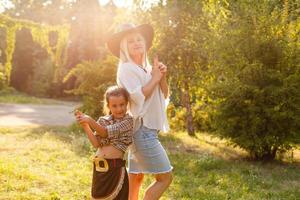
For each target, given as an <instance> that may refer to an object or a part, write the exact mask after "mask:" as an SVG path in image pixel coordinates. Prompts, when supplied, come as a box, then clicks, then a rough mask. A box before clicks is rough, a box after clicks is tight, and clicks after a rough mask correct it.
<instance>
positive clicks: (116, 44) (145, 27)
mask: <svg viewBox="0 0 300 200" xmlns="http://www.w3.org/2000/svg"><path fill="white" fill-rule="evenodd" d="M132 32H138V33H140V34H142V36H143V37H144V38H145V41H146V50H147V51H148V49H150V47H151V45H152V40H153V35H154V30H153V28H152V26H150V25H149V24H141V25H139V26H135V25H134V24H122V25H121V26H120V31H119V32H117V33H114V34H113V35H111V36H110V37H109V38H108V40H107V47H108V49H109V50H110V51H111V53H112V54H113V55H115V56H117V57H120V43H121V41H122V39H123V38H124V36H125V35H127V34H129V33H132Z"/></svg>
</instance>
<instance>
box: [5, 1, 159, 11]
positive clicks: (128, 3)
mask: <svg viewBox="0 0 300 200" xmlns="http://www.w3.org/2000/svg"><path fill="white" fill-rule="evenodd" d="M69 1H70V2H76V0H69ZM98 1H99V3H100V5H102V6H103V5H106V4H107V3H109V2H110V1H112V2H113V3H114V4H115V5H116V6H117V7H123V8H125V7H130V6H131V5H132V4H133V0H98ZM159 1H160V0H144V2H143V7H144V8H146V9H147V8H149V7H151V5H153V4H156V3H158V2H159ZM164 2H165V0H164ZM44 3H45V5H48V4H51V3H52V1H51V0H47V1H45V2H44ZM13 7H14V4H13V3H12V2H11V1H10V0H0V13H2V12H4V11H5V10H6V9H11V8H13Z"/></svg>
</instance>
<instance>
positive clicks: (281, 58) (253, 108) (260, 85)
mask: <svg viewBox="0 0 300 200" xmlns="http://www.w3.org/2000/svg"><path fill="white" fill-rule="evenodd" d="M294 3H295V2H294ZM288 5H289V2H288V1H285V2H284V4H283V5H282V3H278V4H274V2H270V1H255V2H253V1H243V2H236V1H229V2H228V4H225V3H223V4H222V3H218V2H217V1H215V2H214V3H211V4H207V11H208V12H210V13H211V11H212V10H214V11H216V12H213V15H207V16H210V17H208V18H207V20H208V22H209V23H210V24H211V27H210V30H211V36H210V40H209V41H208V43H207V44H206V48H207V49H208V50H209V52H211V53H210V54H209V62H210V66H212V67H211V68H210V73H211V77H212V81H210V82H208V84H207V85H208V92H209V95H210V98H211V99H213V104H212V106H213V107H214V112H212V113H211V115H212V117H213V118H214V120H213V121H214V122H215V123H214V125H215V128H216V133H217V134H218V135H219V136H220V137H222V138H228V139H230V141H231V142H232V143H233V144H234V145H237V146H240V147H241V148H243V149H245V150H247V151H248V152H249V153H250V154H251V155H252V156H253V158H255V159H262V160H273V159H274V158H275V156H276V153H277V152H278V151H285V150H288V149H290V148H291V147H292V146H291V144H292V142H293V140H294V139H295V137H296V135H297V134H299V130H300V129H299V128H300V91H299V87H300V76H299V75H300V74H299V72H300V65H299V63H300V62H299V61H300V60H299V57H298V56H297V55H298V54H299V52H300V47H299V45H297V44H299V33H300V28H299V27H297V25H296V24H299V22H300V18H299V17H296V16H297V15H295V13H294V11H295V12H298V11H297V8H298V9H299V6H300V4H298V7H296V8H295V7H294V9H295V10H287V9H288V8H289V6H288ZM293 5H294V4H293Z"/></svg>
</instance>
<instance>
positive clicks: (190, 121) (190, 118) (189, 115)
mask: <svg viewBox="0 0 300 200" xmlns="http://www.w3.org/2000/svg"><path fill="white" fill-rule="evenodd" d="M184 106H185V108H186V112H187V116H186V128H187V131H188V134H189V136H195V129H194V125H193V114H192V107H191V101H190V94H189V85H188V83H187V81H185V82H184Z"/></svg>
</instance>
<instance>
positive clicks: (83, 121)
mask: <svg viewBox="0 0 300 200" xmlns="http://www.w3.org/2000/svg"><path fill="white" fill-rule="evenodd" d="M75 116H76V120H77V122H78V123H79V124H80V125H82V126H86V125H89V123H90V121H91V117H90V116H88V115H86V114H84V113H82V112H80V111H79V110H78V111H76V112H75Z"/></svg>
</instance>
